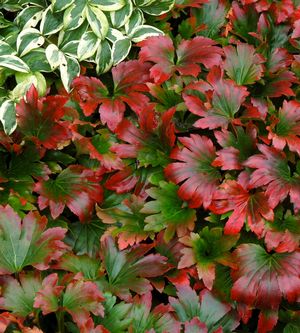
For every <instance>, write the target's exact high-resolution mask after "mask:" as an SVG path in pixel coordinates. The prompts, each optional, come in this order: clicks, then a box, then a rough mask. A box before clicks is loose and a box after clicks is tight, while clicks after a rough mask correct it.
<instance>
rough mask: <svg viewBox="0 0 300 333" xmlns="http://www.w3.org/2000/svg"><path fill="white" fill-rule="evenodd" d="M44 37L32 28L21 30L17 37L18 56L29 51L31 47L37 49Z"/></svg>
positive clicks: (42, 42)
mask: <svg viewBox="0 0 300 333" xmlns="http://www.w3.org/2000/svg"><path fill="white" fill-rule="evenodd" d="M44 41H45V39H44V37H43V36H41V34H40V32H39V31H38V30H37V29H34V28H27V29H24V30H22V32H21V33H20V34H19V36H18V38H17V43H16V45H17V51H18V53H19V55H20V57H22V56H24V55H25V54H27V53H29V52H30V51H31V50H33V49H37V48H39V47H40V46H42V45H43V44H44Z"/></svg>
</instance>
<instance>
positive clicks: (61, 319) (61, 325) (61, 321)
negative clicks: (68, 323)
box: [56, 311, 65, 333]
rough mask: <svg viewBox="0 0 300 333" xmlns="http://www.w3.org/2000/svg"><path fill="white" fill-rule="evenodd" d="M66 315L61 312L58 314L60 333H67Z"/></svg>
mask: <svg viewBox="0 0 300 333" xmlns="http://www.w3.org/2000/svg"><path fill="white" fill-rule="evenodd" d="M64 319H65V318H64V313H63V311H59V312H57V313H56V320H57V326H58V333H65V321H64Z"/></svg>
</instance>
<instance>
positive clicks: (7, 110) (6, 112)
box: [0, 99, 17, 135]
mask: <svg viewBox="0 0 300 333" xmlns="http://www.w3.org/2000/svg"><path fill="white" fill-rule="evenodd" d="M0 121H1V123H2V126H3V129H4V132H5V133H6V134H7V135H10V134H12V133H13V132H14V131H15V129H16V127H17V122H16V106H15V103H14V102H13V101H11V100H9V99H8V100H6V101H4V102H3V103H2V104H1V106H0Z"/></svg>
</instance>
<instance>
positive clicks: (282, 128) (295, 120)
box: [267, 101, 300, 155]
mask: <svg viewBox="0 0 300 333" xmlns="http://www.w3.org/2000/svg"><path fill="white" fill-rule="evenodd" d="M267 128H268V129H269V136H268V138H269V139H271V140H272V143H273V146H274V147H275V148H276V149H278V150H283V148H284V147H285V145H288V147H289V149H290V150H291V151H294V152H297V153H298V154H299V155H300V137H299V136H300V103H299V102H297V101H284V102H283V106H282V108H281V109H280V110H279V113H278V121H275V122H273V124H271V126H270V127H267Z"/></svg>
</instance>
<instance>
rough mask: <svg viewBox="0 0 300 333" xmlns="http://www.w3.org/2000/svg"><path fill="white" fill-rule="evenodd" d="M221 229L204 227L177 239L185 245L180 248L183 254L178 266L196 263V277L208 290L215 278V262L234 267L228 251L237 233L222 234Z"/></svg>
mask: <svg viewBox="0 0 300 333" xmlns="http://www.w3.org/2000/svg"><path fill="white" fill-rule="evenodd" d="M222 231H223V230H222V228H212V229H209V228H208V227H205V228H203V229H202V230H201V232H199V233H198V234H196V233H193V232H192V233H191V234H190V236H185V237H182V238H181V239H180V240H179V241H180V242H181V243H183V244H184V245H186V246H187V247H185V248H184V249H182V250H181V253H182V254H183V256H182V257H181V259H180V262H179V263H178V268H179V269H182V268H185V267H190V266H191V265H193V264H196V268H197V272H198V277H199V279H200V280H201V279H202V280H203V283H204V285H205V286H206V288H208V289H209V290H211V289H212V287H213V283H214V280H215V276H216V264H221V265H224V266H229V267H232V268H235V267H236V265H235V263H234V259H233V258H232V256H231V253H230V252H229V251H230V249H231V248H232V247H233V246H234V245H235V244H236V242H237V240H238V239H239V235H236V236H228V235H223V234H222V233H223V232H222Z"/></svg>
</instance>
